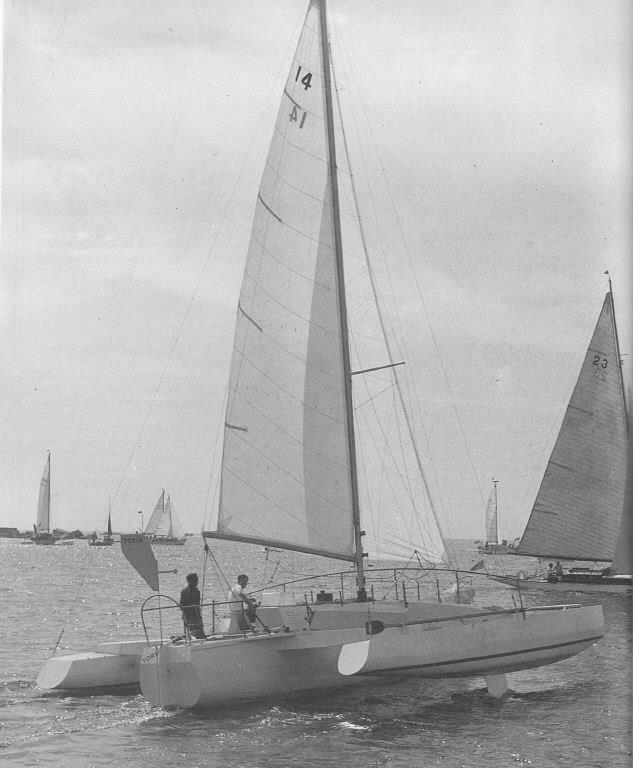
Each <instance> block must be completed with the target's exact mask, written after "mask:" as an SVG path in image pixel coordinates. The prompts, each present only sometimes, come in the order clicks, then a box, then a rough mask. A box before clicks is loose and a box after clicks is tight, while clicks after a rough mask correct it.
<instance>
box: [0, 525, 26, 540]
mask: <svg viewBox="0 0 633 768" xmlns="http://www.w3.org/2000/svg"><path fill="white" fill-rule="evenodd" d="M20 535H21V534H20V531H18V529H17V528H1V527H0V538H1V539H19V538H20Z"/></svg>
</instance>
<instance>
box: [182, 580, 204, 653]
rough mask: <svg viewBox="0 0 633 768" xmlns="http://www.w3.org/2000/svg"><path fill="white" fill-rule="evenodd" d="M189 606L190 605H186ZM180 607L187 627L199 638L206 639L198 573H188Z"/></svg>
mask: <svg viewBox="0 0 633 768" xmlns="http://www.w3.org/2000/svg"><path fill="white" fill-rule="evenodd" d="M186 606H189V607H186ZM180 608H181V610H182V620H183V622H184V625H185V628H186V629H188V630H189V632H190V633H191V634H192V635H193V636H194V637H197V638H199V639H205V638H206V635H205V633H204V626H203V624H202V611H201V610H200V590H199V589H198V574H197V573H188V574H187V586H186V587H185V588H184V589H183V590H182V592H181V593H180Z"/></svg>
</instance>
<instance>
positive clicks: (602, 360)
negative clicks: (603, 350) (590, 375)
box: [592, 355, 609, 368]
mask: <svg viewBox="0 0 633 768" xmlns="http://www.w3.org/2000/svg"><path fill="white" fill-rule="evenodd" d="M608 364H609V361H608V360H607V358H606V357H600V355H594V356H593V362H592V365H595V366H596V367H597V368H606V367H607V365H608Z"/></svg>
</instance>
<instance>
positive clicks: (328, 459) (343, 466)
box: [233, 388, 347, 469]
mask: <svg viewBox="0 0 633 768" xmlns="http://www.w3.org/2000/svg"><path fill="white" fill-rule="evenodd" d="M233 392H234V394H236V395H239V396H240V397H241V398H242V400H244V401H245V402H246V403H248V405H249V406H250V407H251V408H252V409H253V410H254V411H256V412H257V413H259V414H260V416H262V417H263V418H264V419H266V421H268V422H270V423H271V424H272V425H273V426H275V427H277V429H279V431H280V432H283V433H284V434H285V435H288V437H289V438H291V439H292V440H294V441H295V442H296V443H299V445H301V446H302V447H303V449H304V450H306V451H309V452H310V453H312V454H314V455H315V456H319V457H320V458H322V459H325V460H326V461H328V462H329V463H330V464H334V466H336V467H340V468H341V469H347V465H346V464H340V463H339V462H338V461H335V460H334V459H332V458H330V457H329V456H325V455H323V454H322V453H319V452H318V451H315V450H314V448H310V446H309V445H307V444H306V443H304V442H303V441H302V440H299V439H297V438H296V437H295V436H294V435H293V434H291V433H290V432H288V431H287V430H285V429H284V428H283V427H282V426H281V425H280V424H278V423H277V422H276V421H273V420H272V419H271V418H270V416H267V415H266V414H265V413H264V412H263V411H260V410H259V408H257V406H256V405H253V403H251V401H250V400H248V399H247V398H246V397H244V395H243V394H242V393H241V392H240V391H239V389H237V388H235V389H234V390H233ZM314 410H316V408H315V409H314ZM318 413H320V414H321V415H323V416H326V415H327V414H324V413H323V412H322V411H318ZM329 418H330V419H332V421H334V422H335V423H336V424H339V425H340V426H342V424H341V422H340V421H337V420H336V419H334V418H333V417H332V416H330V417H329ZM248 445H250V443H248ZM262 456H264V454H262ZM265 458H268V456H265ZM270 461H273V460H272V459H270ZM273 464H276V462H274V461H273Z"/></svg>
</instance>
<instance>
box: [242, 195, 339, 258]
mask: <svg viewBox="0 0 633 768" xmlns="http://www.w3.org/2000/svg"><path fill="white" fill-rule="evenodd" d="M257 197H258V199H260V200H261V198H260V197H259V195H257ZM262 204H264V205H265V203H264V201H263V200H262ZM255 214H256V215H257V211H255ZM271 214H272V215H273V216H275V214H274V213H272V211H271ZM275 218H277V217H276V216H275ZM279 223H280V224H281V226H282V227H287V228H288V229H291V230H292V231H293V232H296V233H297V234H298V235H300V236H301V237H305V239H306V240H310V242H312V243H316V244H317V245H320V246H322V247H323V248H329V250H331V251H333V250H334V244H333V243H324V242H323V241H322V240H318V239H317V238H316V237H312V235H308V234H307V232H302V231H301V230H300V229H297V228H296V227H293V226H292V225H291V224H288V222H287V221H282V220H281V219H279Z"/></svg>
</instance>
